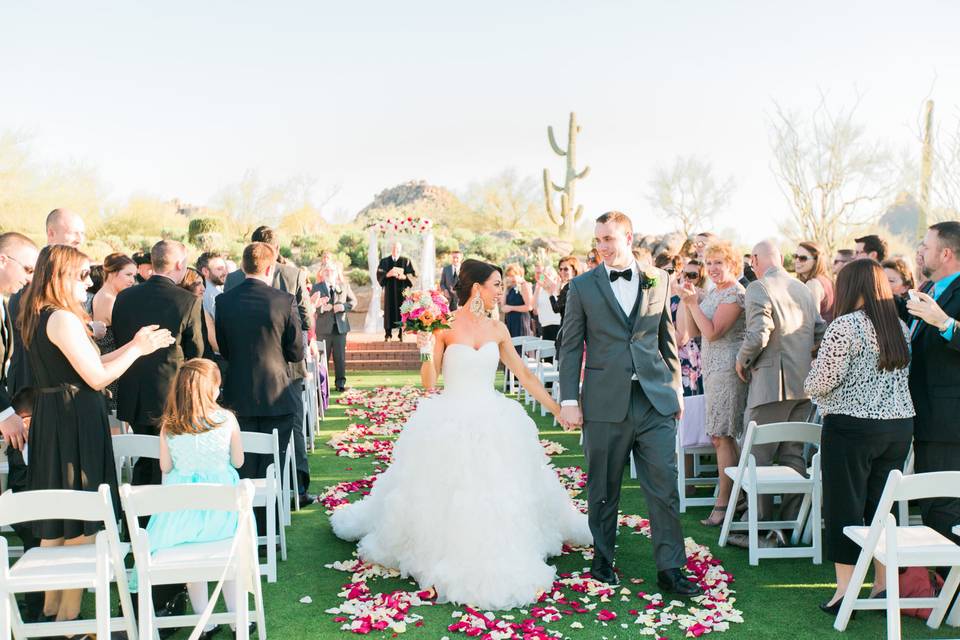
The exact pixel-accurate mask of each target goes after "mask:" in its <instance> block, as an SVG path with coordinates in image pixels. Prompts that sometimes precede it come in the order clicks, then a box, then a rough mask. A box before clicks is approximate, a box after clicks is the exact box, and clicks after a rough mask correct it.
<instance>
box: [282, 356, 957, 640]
mask: <svg viewBox="0 0 960 640" xmlns="http://www.w3.org/2000/svg"><path fill="white" fill-rule="evenodd" d="M417 382H418V377H417V375H416V374H412V373H409V374H408V373H385V374H384V373H377V374H366V375H364V374H354V375H352V376H351V378H350V384H351V385H352V386H355V387H375V386H382V385H402V384H416V383H417ZM335 399H336V398H334V403H333V404H332V405H331V408H330V411H329V412H328V414H327V417H326V420H325V421H324V422H323V424H322V425H321V431H320V432H319V434H318V446H317V452H316V453H315V454H313V455H312V456H311V460H310V464H311V470H312V473H313V476H312V481H311V482H312V485H311V492H319V491H320V490H322V488H323V487H325V486H327V485H330V484H333V483H336V482H340V481H344V480H352V479H357V478H360V477H363V476H366V475H368V474H369V473H371V471H372V469H373V466H374V464H373V460H372V459H369V458H364V459H359V460H358V459H349V458H338V457H337V456H336V455H335V454H334V452H333V450H332V449H330V448H328V447H327V446H326V445H325V442H326V440H327V439H328V438H329V437H330V435H332V434H333V433H335V432H337V431H340V430H342V429H344V428H345V427H346V425H347V419H346V417H345V415H344V410H343V407H341V406H340V405H337V404H336V403H335ZM534 419H535V420H536V422H537V424H538V425H539V427H540V432H541V435H542V436H543V437H545V438H547V439H550V440H554V441H557V442H560V443H561V444H562V445H563V446H564V447H566V448H567V450H568V451H567V452H566V453H565V454H563V455H559V456H555V457H554V458H553V462H554V464H555V465H557V466H572V465H583V457H582V455H581V450H580V447H579V444H578V441H579V436H578V435H577V434H567V433H564V432H563V431H562V430H560V429H559V427H556V428H555V427H552V426H551V420H550V419H549V418H540V417H539V413H537V414H536V415H535V416H534ZM621 510H622V511H623V512H624V513H632V514H641V515H646V507H645V504H644V500H643V497H642V495H641V491H640V489H639V487H638V485H637V483H636V481H630V480H629V479H626V480H625V481H624V491H623V501H622V503H621ZM707 513H708V508H706V507H703V508H693V509H691V510H689V511H688V513H686V514H683V515H682V516H681V518H682V521H683V525H684V533H685V535H687V536H690V537H693V538H694V539H695V540H696V541H698V542H700V543H701V544H706V545H707V546H709V547H710V548H711V549H712V550H713V552H714V554H715V556H716V557H718V558H719V559H720V560H721V562H722V563H723V565H724V567H725V568H726V569H727V570H728V571H730V572H731V573H732V574H733V575H734V577H735V583H734V585H733V588H734V589H735V590H736V598H737V608H739V609H740V610H741V611H742V612H743V618H744V622H743V623H742V624H738V625H732V626H731V629H730V631H728V632H726V633H725V634H713V635H712V637H716V638H718V639H719V638H723V637H736V638H784V637H790V638H793V639H796V640H800V639H803V638H823V637H831V636H836V637H841V636H838V635H837V632H836V631H834V630H833V628H832V623H833V619H832V618H830V617H828V616H826V615H824V614H823V613H822V612H820V611H819V609H818V608H817V604H818V603H820V602H822V601H823V600H825V599H827V598H828V597H829V596H830V594H831V593H832V592H833V588H834V577H833V568H832V566H830V565H827V564H824V565H821V566H815V565H813V564H811V562H810V561H809V560H799V559H798V560H763V561H761V564H760V566H758V567H751V566H750V565H749V563H748V561H747V552H746V550H742V549H737V548H731V547H727V548H719V547H718V546H717V545H716V541H717V536H718V534H719V531H718V529H714V528H708V527H704V526H702V525H700V523H699V520H700V519H701V518H704V517H706V515H707ZM287 535H288V537H287V540H288V546H289V559H288V560H287V561H286V562H282V563H280V566H279V580H278V582H277V583H275V584H266V583H264V598H265V607H266V612H267V628H268V632H269V636H270V637H271V638H276V639H278V640H287V639H290V640H294V639H300V638H334V637H337V636H339V637H349V636H350V635H352V634H349V633H348V632H344V631H341V630H340V624H339V623H336V622H333V620H332V619H333V617H334V616H333V615H331V614H327V613H325V610H326V609H328V608H331V607H335V606H337V605H338V604H339V603H340V602H341V599H340V598H339V597H338V596H337V593H338V592H339V591H340V586H341V585H342V584H343V583H345V582H347V581H348V579H349V576H348V574H345V573H341V572H339V571H334V570H332V569H326V568H324V565H325V564H328V563H331V562H333V561H336V560H348V559H350V558H351V557H352V556H351V554H352V553H353V551H354V545H352V544H349V543H346V542H343V541H341V540H339V539H337V538H336V537H335V536H334V535H333V533H332V532H331V529H330V525H329V522H328V518H327V516H326V515H325V514H324V512H323V509H322V507H321V506H320V505H313V506H311V507H309V508H308V509H306V510H303V511H300V512H299V513H294V514H293V526H292V527H291V528H289V529H288V534H287ZM617 561H618V566H619V567H620V568H621V569H622V570H623V572H624V576H625V578H631V577H636V578H643V579H645V580H646V582H647V584H654V581H655V578H656V570H655V567H654V565H653V558H652V547H651V543H650V541H649V540H648V539H647V538H645V537H643V536H639V535H622V536H621V539H620V546H619V549H618V553H617ZM587 564H588V563H587V562H585V561H584V560H583V558H582V557H581V556H580V555H579V554H572V555H568V556H564V557H561V558H558V559H557V566H558V567H559V569H560V570H561V571H570V570H578V569H581V568H583V567H585V566H587ZM625 582H626V580H625ZM625 586H628V587H632V588H633V589H634V590H636V589H637V587H635V586H634V585H629V584H627V585H625ZM371 587H372V588H373V590H374V591H378V590H379V591H385V592H389V591H392V590H394V589H407V590H409V589H412V587H411V585H410V582H409V581H399V580H393V581H386V580H380V581H375V582H372V583H371ZM650 590H655V588H651V589H650ZM304 596H310V598H312V600H313V602H312V603H310V604H301V603H300V599H301V598H302V597H304ZM620 604H621V603H619V602H616V603H611V604H610V605H609V608H610V609H614V610H618V611H621V610H622V611H623V612H625V611H626V609H629V608H636V606H637V604H636V601H634V602H633V603H631V604H630V605H625V604H624V605H622V609H621V607H620ZM458 610H460V611H462V607H455V606H452V605H437V606H433V607H419V608H417V610H416V613H418V614H420V615H422V616H424V626H423V627H420V628H413V627H412V626H411V627H409V628H408V631H407V633H406V634H404V635H405V636H406V637H409V638H442V637H444V636H448V637H449V638H450V640H454V639H455V638H464V637H465V636H463V635H459V634H452V633H449V632H447V625H449V624H450V623H451V622H453V621H454V619H452V618H451V612H453V611H458ZM511 613H514V614H516V615H517V618H518V619H520V618H522V617H526V616H522V615H521V614H519V613H518V612H511ZM576 619H577V620H579V621H581V622H582V623H583V625H584V628H583V629H571V628H570V626H569V625H570V622H571V621H572V620H573V619H572V618H571V619H568V618H564V620H563V621H561V622H557V623H553V624H550V625H548V628H549V629H556V630H559V631H562V632H564V633H565V634H567V635H568V637H570V638H591V639H593V638H596V639H598V640H599V639H602V638H607V639H609V640H612V639H613V638H635V637H638V635H639V634H638V631H639V630H640V629H641V627H639V626H635V625H632V624H631V625H630V628H629V629H626V630H624V629H621V628H620V627H619V625H618V624H610V625H608V626H602V625H601V624H600V623H597V622H594V621H593V616H584V617H578V618H576ZM621 621H628V622H629V621H630V617H629V616H628V617H627V618H626V619H625V620H618V622H621ZM884 625H885V618H884V616H883V615H882V614H878V613H873V612H863V611H861V612H860V613H859V615H858V617H857V619H856V620H853V621H851V623H850V625H849V626H848V629H847V631H846V633H845V635H844V636H842V637H846V638H851V639H854V638H856V639H866V638H871V639H873V638H881V637H884V636H885V626H884ZM903 633H904V636H905V637H910V638H945V637H951V636H953V637H956V636H957V635H958V632H957V630H954V629H950V628H948V627H945V628H943V629H941V630H940V631H939V632H938V631H933V630H930V629H928V628H927V627H926V626H925V625H924V624H923V623H922V622H920V621H918V620H915V619H913V618H904V622H903ZM392 635H393V634H392V633H389V632H387V633H383V632H381V633H373V634H371V637H378V638H383V637H390V636H392ZM679 635H680V634H679V632H678V631H674V632H673V633H672V634H668V637H670V638H676V637H679Z"/></svg>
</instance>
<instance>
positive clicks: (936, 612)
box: [927, 567, 960, 629]
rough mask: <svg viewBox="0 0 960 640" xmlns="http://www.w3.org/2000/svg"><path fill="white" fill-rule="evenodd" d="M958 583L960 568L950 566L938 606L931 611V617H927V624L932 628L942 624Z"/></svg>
mask: <svg viewBox="0 0 960 640" xmlns="http://www.w3.org/2000/svg"><path fill="white" fill-rule="evenodd" d="M958 584H960V568H958V567H950V573H949V574H947V579H946V580H944V581H943V588H942V589H940V596H939V597H938V598H937V601H938V602H937V606H936V607H934V608H933V609H932V610H931V611H930V617H929V618H927V626H928V627H930V628H931V629H936V628H938V627H939V626H940V623H941V622H942V621H943V616H944V614H946V613H947V607H949V606H950V600H952V599H953V594H954V593H955V592H956V591H957V585H958ZM954 608H956V607H954Z"/></svg>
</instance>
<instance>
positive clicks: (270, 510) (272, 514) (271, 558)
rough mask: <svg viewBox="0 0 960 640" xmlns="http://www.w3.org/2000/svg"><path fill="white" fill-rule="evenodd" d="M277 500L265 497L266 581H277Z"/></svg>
mask: <svg viewBox="0 0 960 640" xmlns="http://www.w3.org/2000/svg"><path fill="white" fill-rule="evenodd" d="M276 512H277V502H276V500H270V499H267V582H276V581H277V513H276Z"/></svg>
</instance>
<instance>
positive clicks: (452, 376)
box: [443, 340, 500, 394]
mask: <svg viewBox="0 0 960 640" xmlns="http://www.w3.org/2000/svg"><path fill="white" fill-rule="evenodd" d="M499 364H500V349H499V348H498V347H497V343H496V342H493V341H492V340H491V341H489V342H484V343H483V344H482V345H480V348H479V349H474V348H473V347H471V346H470V345H468V344H460V343H454V344H451V345H448V346H447V348H446V349H445V350H444V352H443V389H444V392H446V393H473V394H477V393H491V392H493V391H494V379H495V378H496V376H497V365H499Z"/></svg>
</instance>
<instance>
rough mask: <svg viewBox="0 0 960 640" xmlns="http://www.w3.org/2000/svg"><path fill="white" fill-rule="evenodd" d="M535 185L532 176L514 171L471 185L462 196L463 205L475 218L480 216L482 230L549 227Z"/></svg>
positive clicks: (504, 172)
mask: <svg viewBox="0 0 960 640" xmlns="http://www.w3.org/2000/svg"><path fill="white" fill-rule="evenodd" d="M539 196H540V194H539V185H538V184H537V180H536V179H535V178H533V177H529V176H528V177H521V176H519V175H518V174H517V171H516V170H515V169H506V170H504V171H503V172H501V173H499V174H497V175H495V176H493V177H491V178H489V179H487V180H484V181H483V182H478V183H474V184H471V185H470V187H469V188H468V189H467V192H466V193H465V194H464V202H465V203H466V204H467V206H469V207H470V209H471V210H472V211H473V212H474V214H475V216H474V217H475V218H476V216H481V217H482V220H483V223H482V224H483V227H484V228H490V227H493V228H496V229H520V228H524V227H539V226H543V227H546V226H549V222H548V220H547V218H546V216H545V215H544V214H543V206H542V204H541V203H540V201H539Z"/></svg>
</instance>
